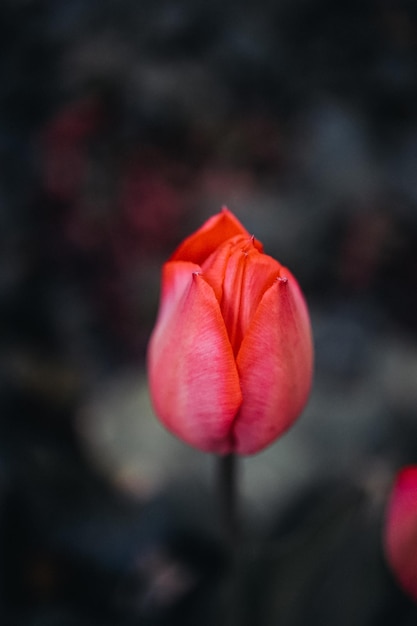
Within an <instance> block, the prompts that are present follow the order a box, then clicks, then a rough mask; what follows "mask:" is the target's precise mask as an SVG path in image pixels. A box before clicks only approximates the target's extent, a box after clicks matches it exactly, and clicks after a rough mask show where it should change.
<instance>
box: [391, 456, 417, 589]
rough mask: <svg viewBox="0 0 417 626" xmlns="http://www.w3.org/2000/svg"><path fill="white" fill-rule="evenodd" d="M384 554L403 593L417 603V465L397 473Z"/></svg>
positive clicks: (392, 493)
mask: <svg viewBox="0 0 417 626" xmlns="http://www.w3.org/2000/svg"><path fill="white" fill-rule="evenodd" d="M384 544H385V546H384V547H385V554H386V558H387V561H388V563H389V565H390V567H391V569H392V571H393V572H394V574H395V576H396V578H397V579H398V582H399V583H400V585H401V586H402V587H403V589H404V590H405V591H406V592H407V593H408V594H409V595H410V596H411V597H412V598H414V600H417V465H410V466H408V467H404V468H403V469H402V470H400V472H399V473H398V475H397V477H396V479H395V482H394V486H393V488H392V492H391V497H390V500H389V502H388V507H387V514H386V521H385V536H384Z"/></svg>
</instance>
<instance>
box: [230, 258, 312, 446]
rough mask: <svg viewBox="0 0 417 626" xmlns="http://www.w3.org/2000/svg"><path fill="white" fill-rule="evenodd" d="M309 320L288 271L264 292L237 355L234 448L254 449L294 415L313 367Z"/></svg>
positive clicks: (303, 399) (304, 398)
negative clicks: (238, 394) (239, 395)
mask: <svg viewBox="0 0 417 626" xmlns="http://www.w3.org/2000/svg"><path fill="white" fill-rule="evenodd" d="M312 363H313V347H312V339H311V328H310V321H309V317H308V313H307V308H306V305H305V302H304V298H303V296H302V294H301V291H300V289H299V287H298V284H297V282H296V280H295V278H294V277H293V276H292V274H291V273H290V272H289V271H288V270H287V269H284V268H281V278H279V279H277V280H276V281H275V282H274V284H273V285H272V287H270V288H269V289H268V290H267V291H266V292H265V294H264V296H263V298H262V300H261V302H260V304H259V307H258V309H257V311H256V313H255V315H254V317H253V319H252V322H251V325H250V327H249V330H248V332H247V334H246V335H245V337H244V339H243V341H242V345H241V348H240V351H239V353H238V356H237V368H238V371H239V376H240V381H241V388H242V396H243V400H242V406H241V408H240V411H239V413H238V415H237V417H236V420H235V422H234V427H233V438H234V450H235V451H236V452H237V453H239V454H252V453H255V452H259V451H260V450H262V449H263V448H264V447H266V446H267V445H269V444H270V443H272V442H273V441H274V440H275V439H276V438H277V437H278V436H279V435H281V434H282V433H283V432H284V431H285V430H286V429H287V428H289V426H291V424H292V423H293V422H294V421H295V419H296V418H297V417H298V415H299V414H300V412H301V411H302V409H303V408H304V405H305V403H306V401H307V398H308V394H309V391H310V387H311V380H312V369H313V365H312Z"/></svg>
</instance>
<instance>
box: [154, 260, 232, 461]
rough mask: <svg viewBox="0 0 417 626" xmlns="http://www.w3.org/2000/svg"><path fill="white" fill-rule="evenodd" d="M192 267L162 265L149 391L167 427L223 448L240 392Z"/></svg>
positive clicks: (212, 301) (209, 299)
mask: <svg viewBox="0 0 417 626" xmlns="http://www.w3.org/2000/svg"><path fill="white" fill-rule="evenodd" d="M194 267H195V266H194V265H193V264H191V263H183V262H170V263H167V264H166V266H165V268H164V278H163V283H164V289H163V293H162V308H161V315H160V317H159V318H158V321H157V325H156V327H155V330H154V332H153V335H152V337H151V341H150V344H149V351H148V372H149V383H150V390H151V397H152V400H153V404H154V408H155V411H156V413H157V415H158V416H159V417H160V419H161V421H162V422H163V423H164V424H165V426H166V427H167V428H168V429H169V430H170V431H172V432H173V433H175V434H176V435H177V436H179V437H180V438H181V439H183V440H184V441H186V442H187V443H189V444H190V445H193V446H195V447H197V448H199V449H201V450H204V451H207V452H215V453H218V454H224V453H227V452H230V451H231V447H230V437H229V435H230V428H231V424H232V422H233V419H234V417H235V415H236V413H237V411H238V410H239V406H240V404H241V401H242V394H241V390H240V384H239V377H238V373H237V369H236V364H235V360H234V356H233V352H232V348H231V346H230V342H229V339H228V336H227V332H226V328H225V325H224V322H223V319H222V316H221V312H220V307H219V304H218V302H217V300H216V297H215V295H214V292H213V289H212V288H211V286H210V285H209V284H208V283H207V282H206V281H205V280H204V278H203V276H202V275H201V274H199V273H198V272H194V273H193V271H190V269H191V268H194Z"/></svg>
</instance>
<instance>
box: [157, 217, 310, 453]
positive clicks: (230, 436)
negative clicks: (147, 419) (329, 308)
mask: <svg viewBox="0 0 417 626" xmlns="http://www.w3.org/2000/svg"><path fill="white" fill-rule="evenodd" d="M312 361H313V349H312V339H311V328H310V320H309V315H308V311H307V307H306V304H305V301H304V297H303V295H302V293H301V291H300V288H299V286H298V284H297V281H296V280H295V278H294V277H293V275H292V274H291V273H290V272H289V270H287V269H286V268H285V267H283V266H282V265H280V264H279V263H278V261H275V259H273V258H272V257H270V256H268V255H266V254H264V253H263V247H262V244H261V243H260V242H259V241H257V240H256V239H255V238H254V237H251V236H250V235H249V233H248V232H247V230H246V229H245V228H244V227H243V226H242V224H241V223H240V222H239V221H238V220H237V219H236V217H235V216H234V215H233V214H232V213H231V212H230V211H228V210H227V209H223V211H222V212H220V213H219V214H217V215H214V216H213V217H212V218H210V219H209V220H208V221H207V222H206V223H205V224H204V225H203V226H202V227H201V228H200V229H199V230H197V231H196V232H195V233H194V234H193V235H191V236H190V237H188V238H187V239H185V240H184V241H183V242H182V244H181V245H180V246H179V247H178V248H177V250H176V251H175V252H174V254H173V255H172V256H171V258H170V259H169V260H168V262H167V263H166V264H165V265H164V268H163V273H162V290H161V301H160V308H159V314H158V319H157V323H156V326H155V329H154V331H153V333H152V336H151V340H150V344H149V349H148V372H149V383H150V391H151V398H152V402H153V406H154V409H155V412H156V414H157V415H158V416H159V418H160V420H161V421H162V422H163V424H164V425H165V426H166V427H167V428H168V429H169V430H170V431H171V432H173V433H174V434H176V435H177V436H178V437H179V438H180V439H183V440H184V441H186V442H187V443H189V444H190V445H192V446H195V447H196V448H199V449H200V450H204V451H206V452H214V453H217V454H229V453H237V454H252V453H255V452H259V451H260V450H262V449H263V448H265V447H266V446H268V445H269V444H270V443H272V442H273V441H274V440H275V439H276V438H277V437H278V436H279V435H281V434H282V433H283V432H284V431H285V430H287V428H289V426H291V424H292V423H293V422H294V421H295V420H296V418H297V417H298V415H299V414H300V412H301V411H302V409H303V408H304V405H305V403H306V401H307V398H308V395H309V391H310V387H311V379H312Z"/></svg>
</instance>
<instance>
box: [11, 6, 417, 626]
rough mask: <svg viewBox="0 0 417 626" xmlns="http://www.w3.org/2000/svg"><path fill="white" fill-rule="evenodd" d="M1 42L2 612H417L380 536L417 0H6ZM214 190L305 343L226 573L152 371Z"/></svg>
mask: <svg viewBox="0 0 417 626" xmlns="http://www.w3.org/2000/svg"><path fill="white" fill-rule="evenodd" d="M0 49H1V52H0V107H1V108H0V163H1V167H0V172H1V173H0V256H1V266H0V342H1V350H0V414H1V422H0V557H1V561H0V563H1V568H0V623H1V624H5V625H6V626H9V625H10V626H74V625H80V626H84V625H85V626H94V625H98V624H100V625H103V624H104V625H106V624H109V625H110V624H111V625H117V626H124V625H126V626H127V625H129V626H130V625H132V626H133V625H134V624H145V625H152V626H159V625H171V624H181V625H187V624H189V625H194V624H201V625H203V626H204V625H207V626H208V625H211V624H222V623H228V624H232V620H235V621H234V622H233V623H235V624H236V625H237V624H241V625H243V624H245V625H246V626H250V625H252V624H254V625H259V626H263V625H268V626H269V625H274V624H277V623H279V624H281V626H301V625H302V624H306V623H308V624H310V625H311V626H313V625H316V624H317V625H320V626H327V625H341V626H344V625H346V626H350V625H352V624H355V626H369V625H373V626H376V625H395V626H397V625H399V626H401V625H406V626H407V625H411V624H416V623H417V610H416V608H415V607H414V606H413V605H412V603H411V601H409V600H408V599H407V598H406V597H405V596H404V595H403V593H402V592H401V590H399V589H398V588H397V586H396V584H395V582H394V580H393V579H392V577H391V574H390V573H389V571H388V569H387V567H386V565H385V561H384V558H383V553H382V547H381V536H382V535H381V533H382V525H383V511H384V506H385V503H386V498H387V494H388V490H389V486H390V484H391V481H392V478H393V475H394V473H395V470H396V469H397V468H398V467H399V466H401V465H403V464H405V463H409V462H417V422H416V407H417V279H416V277H417V175H416V172H417V106H416V105H417V4H416V3H415V2H414V1H411V0H410V1H409V2H406V1H403V0H400V1H394V0H392V1H389V0H339V1H338V2H331V1H330V0H281V1H279V2H275V3H271V2H267V1H266V0H257V2H246V3H239V2H234V1H232V0H222V1H221V2H220V1H218V0H212V1H211V2H210V3H208V2H202V0H182V1H178V2H168V1H161V2H155V1H151V0H140V1H138V0H107V1H105V2H99V1H98V0H71V2H67V1H66V0H2V2H1V4H0ZM222 205H227V206H228V207H229V208H230V209H231V210H232V211H234V212H235V213H236V215H237V216H238V217H239V218H240V219H241V220H242V221H243V223H244V224H245V226H246V227H247V228H248V230H249V231H251V232H253V233H254V234H256V236H257V237H258V238H259V239H261V240H262V241H263V243H264V245H265V249H266V251H267V252H268V253H269V254H271V255H272V256H275V257H276V258H278V259H279V260H280V261H281V262H282V263H283V264H285V265H288V266H289V267H290V268H291V269H292V271H293V272H294V273H295V275H296V276H297V277H298V278H299V281H300V283H301V285H302V287H303V289H304V292H305V294H306V297H307V300H308V303H309V306H310V309H311V314H312V320H313V330H314V336H315V344H316V376H315V384H314V391H313V394H312V398H311V401H310V403H309V405H308V407H307V409H306V411H305V412H304V414H303V416H302V418H301V419H300V420H299V421H298V422H297V424H296V425H295V426H294V427H293V429H292V430H291V431H290V433H288V434H287V435H286V436H285V437H283V438H282V439H281V440H280V441H279V442H277V443H276V444H274V445H273V446H272V447H271V448H269V449H268V450H266V451H265V452H263V453H261V454H259V455H257V456H256V457H253V458H249V459H245V460H243V461H242V474H241V495H242V513H243V517H244V519H245V525H246V532H247V535H248V537H249V538H248V540H247V542H245V546H246V548H247V549H246V552H245V554H244V555H243V557H242V562H241V563H240V565H239V568H238V570H239V572H238V583H236V581H235V582H233V580H234V578H233V577H234V573H233V568H232V566H231V562H230V555H229V553H228V550H227V546H225V545H224V544H223V542H222V539H221V535H220V533H219V527H218V526H219V522H218V519H217V515H216V507H215V502H216V494H215V484H216V480H215V459H211V458H210V457H209V456H207V455H204V454H201V453H199V452H196V451H194V450H191V449H189V448H187V447H186V446H185V445H183V444H182V443H181V442H178V441H176V440H174V439H173V438H172V437H171V436H170V435H169V434H167V433H166V432H165V431H164V430H163V429H162V428H161V427H160V426H159V424H158V422H157V421H156V420H155V418H154V416H153V414H152V410H151V408H150V404H149V399H148V393H147V387H146V372H145V353H146V344H147V340H148V338H149V334H150V332H151V329H152V325H153V323H154V320H155V315H156V310H157V302H158V290H159V272H160V267H161V264H162V262H163V261H164V260H165V259H166V258H167V257H168V256H169V254H170V253H171V252H172V250H173V249H174V247H175V246H176V245H177V244H178V243H179V242H180V241H181V239H182V237H184V236H185V235H187V234H189V233H190V232H191V230H193V229H194V228H197V227H198V226H199V225H200V224H201V223H202V222H203V221H204V219H206V218H207V217H208V216H209V215H211V214H213V213H215V212H217V211H218V210H219V209H220V207H221V206H222ZM231 590H232V591H231ZM229 596H232V597H233V598H235V603H236V605H237V606H238V608H239V610H238V611H236V610H235V611H233V612H232V613H233V616H232V617H230V614H229V613H228V610H229V608H230V597H229ZM235 608H236V607H235ZM225 616H228V617H225Z"/></svg>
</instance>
